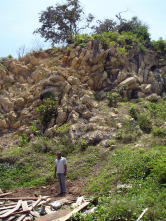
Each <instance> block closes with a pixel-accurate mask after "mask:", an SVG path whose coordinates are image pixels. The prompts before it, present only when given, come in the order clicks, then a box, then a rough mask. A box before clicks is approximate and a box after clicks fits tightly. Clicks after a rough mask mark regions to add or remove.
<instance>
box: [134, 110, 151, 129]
mask: <svg viewBox="0 0 166 221" xmlns="http://www.w3.org/2000/svg"><path fill="white" fill-rule="evenodd" d="M137 122H138V124H139V126H140V128H141V130H143V131H145V132H147V133H149V132H150V131H151V130H152V121H151V119H150V116H149V114H148V113H141V114H139V116H138V120H137Z"/></svg>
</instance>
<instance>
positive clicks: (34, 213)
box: [30, 211, 40, 217]
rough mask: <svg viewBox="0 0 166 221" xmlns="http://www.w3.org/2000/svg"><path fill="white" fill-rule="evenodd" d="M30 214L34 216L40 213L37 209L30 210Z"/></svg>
mask: <svg viewBox="0 0 166 221" xmlns="http://www.w3.org/2000/svg"><path fill="white" fill-rule="evenodd" d="M30 214H31V215H32V216H35V217H40V215H39V213H38V212H37V211H30Z"/></svg>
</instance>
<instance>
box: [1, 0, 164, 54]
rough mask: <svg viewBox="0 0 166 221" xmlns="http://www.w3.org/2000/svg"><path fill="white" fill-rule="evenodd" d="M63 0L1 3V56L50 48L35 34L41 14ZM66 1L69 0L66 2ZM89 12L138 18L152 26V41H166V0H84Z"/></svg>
mask: <svg viewBox="0 0 166 221" xmlns="http://www.w3.org/2000/svg"><path fill="white" fill-rule="evenodd" d="M61 2H62V1H61V0H59V1H58V0H4V1H3V0H1V1H0V30H1V32H0V57H6V56H8V55H9V54H11V55H12V56H13V57H15V58H17V57H18V49H19V48H20V47H21V48H22V47H23V46H24V47H25V49H26V50H27V52H28V51H30V50H32V49H35V47H39V46H41V47H42V48H49V47H50V44H49V43H44V40H43V39H41V38H40V36H39V35H36V36H35V35H33V31H34V30H35V29H36V28H39V27H40V24H39V22H38V20H39V13H40V12H41V11H44V10H45V9H46V8H47V7H48V6H52V5H53V6H55V4H56V3H61ZM63 2H65V1H63ZM80 3H81V5H82V6H83V8H84V11H85V12H86V13H92V14H93V15H94V16H95V17H96V18H97V19H101V20H102V19H105V18H110V19H115V15H116V14H118V13H119V12H122V11H126V10H128V11H127V12H125V13H123V14H122V16H123V17H124V18H126V19H130V18H131V17H133V16H137V17H138V18H139V19H140V20H141V21H143V22H144V23H146V24H148V25H149V32H150V34H151V39H152V40H158V39H159V37H162V38H163V39H164V40H166V30H165V22H166V13H165V11H166V0H160V1H158V0H80Z"/></svg>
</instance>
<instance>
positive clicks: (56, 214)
mask: <svg viewBox="0 0 166 221" xmlns="http://www.w3.org/2000/svg"><path fill="white" fill-rule="evenodd" d="M70 212H71V210H70V208H67V209H63V210H59V211H57V212H53V213H50V214H47V215H45V216H41V217H38V218H36V219H35V221H52V220H54V219H58V218H60V217H63V216H66V215H67V214H68V213H70Z"/></svg>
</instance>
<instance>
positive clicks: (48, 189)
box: [7, 181, 87, 198]
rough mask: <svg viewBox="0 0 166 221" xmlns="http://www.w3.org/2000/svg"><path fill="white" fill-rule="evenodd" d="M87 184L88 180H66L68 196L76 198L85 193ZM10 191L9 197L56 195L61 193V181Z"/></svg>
mask: <svg viewBox="0 0 166 221" xmlns="http://www.w3.org/2000/svg"><path fill="white" fill-rule="evenodd" d="M86 184H87V183H86V182H82V181H66V188H67V194H66V196H70V197H73V198H76V197H78V196H82V195H84V194H83V193H82V190H83V187H84V186H85V185H86ZM8 192H12V193H11V194H10V195H8V196H7V197H38V196H40V195H41V196H50V197H56V196H57V194H58V193H59V183H58V182H56V183H55V184H53V185H50V186H41V187H30V188H19V189H15V190H11V191H8Z"/></svg>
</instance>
